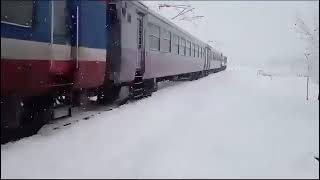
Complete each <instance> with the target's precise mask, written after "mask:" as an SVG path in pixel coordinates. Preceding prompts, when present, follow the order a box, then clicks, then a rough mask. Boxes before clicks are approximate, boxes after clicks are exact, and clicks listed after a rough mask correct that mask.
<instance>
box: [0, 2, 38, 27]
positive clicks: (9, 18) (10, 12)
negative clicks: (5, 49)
mask: <svg viewBox="0 0 320 180" xmlns="http://www.w3.org/2000/svg"><path fill="white" fill-rule="evenodd" d="M17 12H19V13H17ZM32 13H33V1H13V0H11V1H8V0H7V1H3V0H1V23H5V24H11V25H16V26H21V27H31V25H32Z"/></svg>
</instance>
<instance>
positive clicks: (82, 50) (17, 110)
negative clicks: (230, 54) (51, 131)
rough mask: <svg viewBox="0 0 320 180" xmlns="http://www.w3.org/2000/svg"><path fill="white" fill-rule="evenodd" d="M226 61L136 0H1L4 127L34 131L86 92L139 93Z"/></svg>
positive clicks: (103, 97)
mask: <svg viewBox="0 0 320 180" xmlns="http://www.w3.org/2000/svg"><path fill="white" fill-rule="evenodd" d="M225 67H226V57H224V56H223V54H222V53H220V52H217V51H216V50H215V49H213V48H212V47H211V46H209V45H208V44H206V43H204V42H202V41H200V40H199V39H197V38H195V37H194V36H192V35H191V34H189V33H188V32H186V31H184V30H182V29H181V28H179V27H178V26H176V25H175V24H173V23H171V22H170V21H168V20H166V19H165V18H163V17H162V16H160V15H159V14H157V13H155V12H153V11H152V10H150V9H149V8H148V7H146V6H145V5H143V4H142V3H140V2H137V1H105V0H46V1H44V0H22V1H12V0H1V130H2V133H4V132H7V131H16V130H19V131H22V132H26V134H30V133H31V134H32V133H34V132H36V131H37V130H38V129H39V128H40V127H41V126H42V125H43V124H44V123H45V122H46V120H49V119H52V118H57V117H60V116H61V114H58V112H60V113H61V112H63V111H61V110H65V112H64V113H63V114H62V115H71V109H70V108H71V107H72V106H79V105H82V104H85V103H86V102H88V96H93V95H96V96H97V97H98V98H97V101H98V102H99V103H106V102H113V101H115V100H116V99H119V98H120V99H121V98H123V97H124V98H133V99H139V98H141V97H145V96H149V95H151V93H152V92H154V91H156V90H157V82H159V81H162V80H180V79H182V78H183V79H190V80H194V79H198V78H200V77H204V76H206V75H208V74H210V73H214V72H218V71H221V70H223V68H225ZM58 109H60V111H58ZM2 135H3V134H2Z"/></svg>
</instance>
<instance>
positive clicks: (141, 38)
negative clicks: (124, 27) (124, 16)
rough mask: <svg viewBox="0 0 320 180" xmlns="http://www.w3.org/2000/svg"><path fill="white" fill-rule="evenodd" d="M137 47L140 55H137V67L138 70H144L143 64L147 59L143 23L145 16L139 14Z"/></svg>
mask: <svg viewBox="0 0 320 180" xmlns="http://www.w3.org/2000/svg"><path fill="white" fill-rule="evenodd" d="M137 15H138V16H137V17H138V18H137V20H138V21H137V22H138V23H137V27H138V29H137V46H138V54H137V61H136V67H137V69H138V70H142V69H143V62H144V58H145V51H144V50H145V46H144V23H143V14H142V13H137Z"/></svg>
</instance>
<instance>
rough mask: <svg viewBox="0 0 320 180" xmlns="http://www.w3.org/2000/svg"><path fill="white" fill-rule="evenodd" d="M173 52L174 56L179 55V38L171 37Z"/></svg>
mask: <svg viewBox="0 0 320 180" xmlns="http://www.w3.org/2000/svg"><path fill="white" fill-rule="evenodd" d="M173 43H174V45H173V52H175V53H176V54H179V36H177V35H174V36H173Z"/></svg>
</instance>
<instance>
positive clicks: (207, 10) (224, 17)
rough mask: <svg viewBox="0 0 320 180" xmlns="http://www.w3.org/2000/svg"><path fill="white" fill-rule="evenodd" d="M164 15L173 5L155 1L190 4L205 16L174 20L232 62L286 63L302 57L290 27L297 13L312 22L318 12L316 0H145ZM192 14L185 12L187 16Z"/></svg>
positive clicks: (169, 13) (300, 45) (169, 14)
mask: <svg viewBox="0 0 320 180" xmlns="http://www.w3.org/2000/svg"><path fill="white" fill-rule="evenodd" d="M143 3H144V4H146V5H148V6H149V7H150V8H152V9H154V10H156V11H157V12H158V13H160V14H162V15H163V16H165V17H167V18H172V17H173V16H175V15H176V14H177V11H176V9H174V8H162V9H161V10H159V8H158V4H163V3H167V4H176V5H181V4H189V5H191V6H192V7H194V8H195V10H194V15H199V16H200V15H201V16H204V18H202V19H201V20H197V21H195V22H194V23H191V22H189V21H183V20H179V18H177V19H175V20H173V22H174V23H176V24H177V25H179V26H180V27H182V28H184V29H185V30H187V31H188V32H190V33H191V34H193V35H195V36H196V37H198V38H200V39H201V40H204V41H208V40H214V41H216V42H217V43H216V44H215V43H212V45H216V48H217V49H218V50H220V51H222V52H223V53H224V54H225V55H226V56H228V59H229V63H230V64H233V65H245V66H248V65H249V66H263V65H266V64H281V65H288V64H290V63H291V62H294V61H299V59H301V58H304V55H303V53H304V48H305V44H304V41H303V40H301V38H299V35H298V34H297V32H296V31H295V30H294V28H293V24H294V23H295V17H296V14H297V13H298V14H299V15H300V16H301V17H302V18H303V19H305V21H306V22H307V23H308V24H309V25H310V26H311V25H312V23H314V21H313V17H314V14H318V13H319V8H318V6H319V1H270V2H266V1H250V2H248V1H160V2H156V1H144V2H143ZM190 15H191V14H188V16H190Z"/></svg>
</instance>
